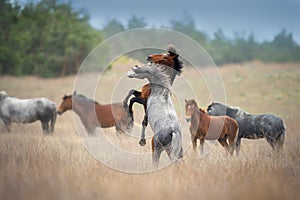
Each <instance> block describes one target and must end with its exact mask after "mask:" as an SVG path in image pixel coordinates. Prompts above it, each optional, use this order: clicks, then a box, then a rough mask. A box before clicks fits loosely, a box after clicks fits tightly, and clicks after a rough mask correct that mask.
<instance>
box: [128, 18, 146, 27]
mask: <svg viewBox="0 0 300 200" xmlns="http://www.w3.org/2000/svg"><path fill="white" fill-rule="evenodd" d="M146 26H147V23H146V22H145V19H144V18H143V17H140V18H138V17H136V16H135V15H133V16H132V17H131V18H130V19H129V20H128V29H134V28H143V27H146Z"/></svg>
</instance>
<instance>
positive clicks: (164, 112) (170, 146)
mask: <svg viewBox="0 0 300 200" xmlns="http://www.w3.org/2000/svg"><path fill="white" fill-rule="evenodd" d="M167 68H169V67H165V65H161V64H154V63H150V64H147V65H143V66H141V67H138V66H135V67H133V68H132V70H131V71H129V72H128V74H127V76H128V77H129V78H138V79H144V78H146V79H148V80H149V82H150V84H151V93H150V96H149V98H148V100H147V114H148V116H149V124H150V126H151V128H152V131H153V132H154V137H153V139H152V144H153V146H152V148H153V149H152V150H153V151H152V162H153V165H154V166H158V163H159V158H160V155H161V153H162V152H163V151H164V150H165V151H166V152H167V154H168V156H169V158H170V159H171V161H176V160H178V159H180V158H181V157H182V154H183V150H182V142H181V128H180V124H179V121H178V117H177V113H176V111H175V107H174V104H173V102H172V99H171V84H170V77H169V75H168V74H167V70H168V69H167Z"/></svg>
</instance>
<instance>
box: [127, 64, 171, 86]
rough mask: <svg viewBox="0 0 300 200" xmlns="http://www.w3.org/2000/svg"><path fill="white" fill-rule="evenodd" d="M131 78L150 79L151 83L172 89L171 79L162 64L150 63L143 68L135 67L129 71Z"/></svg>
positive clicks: (128, 74)
mask: <svg viewBox="0 0 300 200" xmlns="http://www.w3.org/2000/svg"><path fill="white" fill-rule="evenodd" d="M127 76H128V77H129V78H138V79H145V78H146V79H148V80H149V82H150V83H152V84H157V85H161V86H163V87H165V88H170V87H171V83H170V77H169V75H168V73H167V72H166V69H165V67H164V66H163V65H161V64H155V63H148V64H145V65H142V66H137V65H136V66H134V67H133V68H132V69H131V70H130V71H128V73H127Z"/></svg>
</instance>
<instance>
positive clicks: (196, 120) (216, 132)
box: [185, 99, 239, 155]
mask: <svg viewBox="0 0 300 200" xmlns="http://www.w3.org/2000/svg"><path fill="white" fill-rule="evenodd" d="M185 111H186V116H187V121H189V120H190V121H191V126H190V133H191V139H192V143H193V148H194V150H196V147H197V139H199V140H200V147H201V152H202V153H203V148H204V141H205V140H216V139H218V141H219V143H220V144H221V145H222V146H223V147H225V149H226V151H228V152H229V153H230V154H231V155H232V154H233V151H234V148H235V143H236V138H237V133H238V127H239V125H238V123H237V122H236V121H235V120H234V119H232V118H231V117H228V116H210V115H208V114H207V113H206V112H205V111H204V110H202V109H201V108H199V107H198V105H197V102H196V101H195V100H194V99H190V100H185ZM227 139H228V141H229V145H228V143H227Z"/></svg>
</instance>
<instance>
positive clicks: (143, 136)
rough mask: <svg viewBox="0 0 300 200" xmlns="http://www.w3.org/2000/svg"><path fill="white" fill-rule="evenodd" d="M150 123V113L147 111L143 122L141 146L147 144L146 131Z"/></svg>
mask: <svg viewBox="0 0 300 200" xmlns="http://www.w3.org/2000/svg"><path fill="white" fill-rule="evenodd" d="M147 125H148V115H147V113H146V114H145V115H144V119H143V122H142V133H141V139H140V141H139V144H140V145H141V146H144V145H145V144H146V139H145V131H146V127H147Z"/></svg>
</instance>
